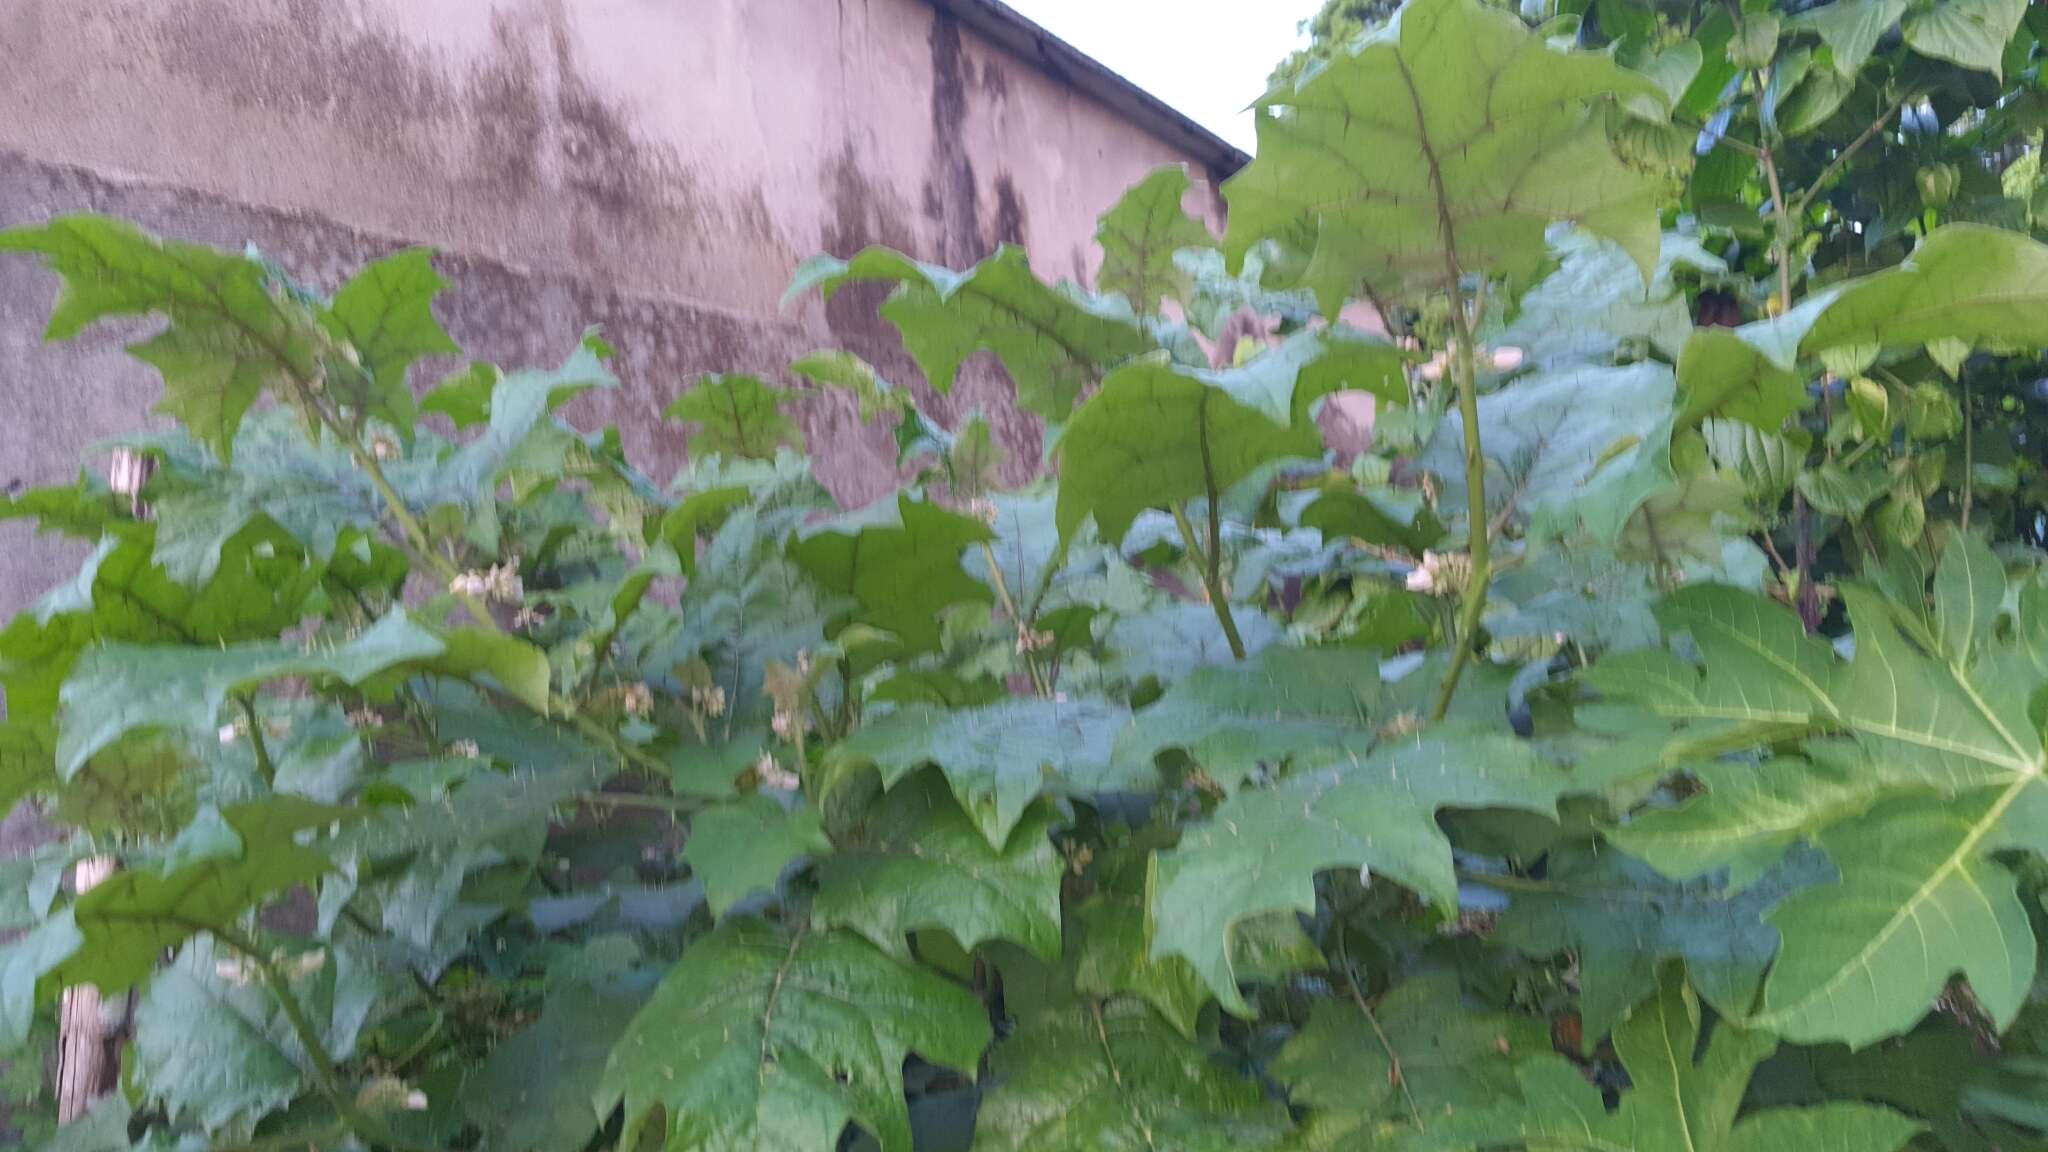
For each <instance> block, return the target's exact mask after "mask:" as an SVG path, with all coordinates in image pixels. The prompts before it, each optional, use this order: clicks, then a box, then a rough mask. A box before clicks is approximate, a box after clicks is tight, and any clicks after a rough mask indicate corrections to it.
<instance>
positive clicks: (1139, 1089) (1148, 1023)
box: [974, 1000, 1288, 1152]
mask: <svg viewBox="0 0 2048 1152" xmlns="http://www.w3.org/2000/svg"><path fill="white" fill-rule="evenodd" d="M989 1073H990V1078H991V1081H992V1084H991V1086H990V1088H989V1090H988V1094H987V1097H986V1098H985V1099H984V1100H983V1101H982V1105H981V1114H980V1117H979V1118H978V1122H977V1124H976V1126H975V1134H974V1148H975V1152H1112V1150H1115V1152H1122V1150H1125V1149H1128V1150H1131V1152H1138V1150H1140V1149H1155V1148H1156V1149H1166V1148H1172V1149H1177V1150H1179V1152H1241V1150H1246V1149H1258V1148H1270V1147H1273V1146H1274V1145H1276V1144H1278V1143H1279V1142H1280V1141H1281V1140H1282V1139H1283V1138H1284V1137H1285V1136H1286V1134H1287V1132H1288V1123H1287V1113H1286V1110H1285V1109H1283V1108H1282V1107H1281V1106H1280V1105H1279V1104H1278V1103H1276V1102H1274V1101H1271V1100H1268V1099H1266V1096H1265V1092H1264V1090H1263V1089H1261V1088H1260V1086H1259V1084H1258V1083H1257V1082H1256V1081H1252V1080H1247V1079H1245V1078H1243V1077H1241V1076H1238V1075H1237V1074H1235V1073H1234V1072H1231V1071H1229V1070H1227V1069H1225V1068H1224V1067H1223V1066H1221V1065H1220V1064H1218V1063H1216V1062H1215V1061H1214V1060H1212V1059H1210V1057H1209V1054H1208V1053H1207V1052H1205V1051H1203V1050H1202V1049H1201V1048H1199V1047H1197V1046H1195V1045H1194V1044H1192V1043H1190V1042H1189V1041H1188V1040H1186V1039H1184V1038H1183V1037H1182V1036H1181V1035H1180V1034H1179V1033H1177V1032H1174V1031H1173V1030H1172V1029H1170V1028H1168V1027H1167V1026H1166V1025H1165V1023H1164V1022H1163V1021H1161V1020H1160V1019H1159V1017H1158V1016H1156V1015H1154V1014H1153V1012H1152V1010H1151V1009H1150V1008H1148V1007H1146V1006H1145V1005H1143V1004H1141V1003H1139V1002H1137V1001H1135V1000H1112V1001H1110V1002H1108V1003H1107V1004H1100V1003H1096V1002H1093V1001H1090V1002H1087V1003H1085V1004H1078V1005H1076V1004H1067V1005H1059V1006H1053V1007H1047V1008H1044V1009H1041V1010H1039V1011H1037V1012H1034V1013H1032V1014H1031V1015H1029V1016H1027V1017H1025V1018H1024V1019H1022V1020H1019V1021H1018V1024H1017V1031H1016V1032H1015V1033H1014V1034H1013V1035H1011V1036H1009V1037H1008V1038H1007V1039H1005V1040H1004V1041H1003V1043H1002V1045H1001V1046H1000V1047H998V1048H997V1049H996V1051H995V1055H994V1056H993V1057H992V1058H991V1059H990V1063H989Z"/></svg>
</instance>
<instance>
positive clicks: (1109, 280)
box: [1095, 164, 1215, 315]
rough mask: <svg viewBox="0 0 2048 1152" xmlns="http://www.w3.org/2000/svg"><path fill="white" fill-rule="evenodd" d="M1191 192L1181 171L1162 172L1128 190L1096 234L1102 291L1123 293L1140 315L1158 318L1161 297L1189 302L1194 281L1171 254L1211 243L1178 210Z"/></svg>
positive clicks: (1184, 212) (1206, 232)
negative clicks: (1100, 259)
mask: <svg viewBox="0 0 2048 1152" xmlns="http://www.w3.org/2000/svg"><path fill="white" fill-rule="evenodd" d="M1190 187H1192V185H1191V184H1190V183H1189V181H1188V170H1187V168H1186V167H1185V166H1184V165H1179V164H1173V165H1168V166H1167V167H1164V168H1160V169H1158V170H1156V171H1154V172H1153V173H1152V174H1151V175H1150V176H1147V177H1145V178H1144V179H1143V180H1140V181H1139V182H1138V183H1136V184H1134V185H1132V186H1131V189H1130V191H1128V192H1125V193H1124V196H1123V199H1121V200H1119V201H1117V203H1116V207H1114V208H1111V209H1110V210H1109V211H1108V212H1106V213H1104V214H1103V216H1102V221H1101V223H1100V224H1099V225H1098V226H1097V228H1096V230H1095V240H1096V243H1098V244H1100V245H1101V246H1102V275H1101V284H1102V290H1103V291H1104V292H1120V293H1122V294H1123V296H1124V298H1125V299H1127V300H1129V301H1130V302H1131V307H1132V308H1134V309H1136V310H1137V311H1138V312H1139V313H1140V314H1145V315H1149V314H1151V313H1154V312H1157V311H1158V310H1159V301H1160V300H1161V299H1162V298H1164V297H1172V298H1173V299H1176V300H1180V301H1183V302H1185V301H1187V299H1188V297H1189V296H1190V295H1191V294H1192V289H1193V285H1194V280H1193V277H1191V276H1190V275H1188V273H1187V271H1186V270H1185V269H1184V268H1182V267H1181V266H1180V264H1179V263H1178V262H1177V261H1176V260H1175V259H1174V254H1175V253H1177V252H1179V251H1180V250H1182V249H1184V248H1207V247H1210V246H1212V245H1213V244H1214V243H1215V240H1214V238H1213V237H1211V236H1210V235H1209V230H1208V228H1206V227H1204V226H1203V225H1202V222H1201V221H1199V220H1196V219H1195V218H1194V217H1192V216H1190V215H1188V214H1187V210H1186V209H1184V208H1182V207H1181V201H1182V200H1184V199H1185V198H1186V197H1187V194H1188V189H1189V188H1190Z"/></svg>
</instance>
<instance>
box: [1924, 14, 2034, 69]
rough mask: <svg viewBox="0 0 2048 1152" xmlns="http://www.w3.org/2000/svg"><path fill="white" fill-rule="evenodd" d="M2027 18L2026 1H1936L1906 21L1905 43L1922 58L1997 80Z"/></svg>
mask: <svg viewBox="0 0 2048 1152" xmlns="http://www.w3.org/2000/svg"><path fill="white" fill-rule="evenodd" d="M2026 14H2027V4H2026V0H1935V2H1934V3H1932V4H1928V5H1926V6H1925V7H1922V8H1920V9H1919V10H1918V11H1915V12H1913V13H1912V14H1911V15H1909V16H1907V17H1906V25H1905V29H1906V43H1907V44H1909V45H1911V46H1912V48H1913V50H1914V51H1915V52H1918V53H1920V54H1921V55H1923V56H1932V57H1934V58H1936V59H1938V60H1948V61H1951V62H1953V63H1956V64H1960V65H1962V66H1963V67H1965V68H1972V69H1975V70H1976V71H1979V72H1989V73H1991V74H1992V75H1993V76H1998V75H2001V74H2002V71H2003V69H2002V64H2003V61H2004V59H2005V46H2006V44H2007V43H2008V42H2009V41H2011V40H2012V37H2013V33H2014V32H2016V31H2018V30H2019V26H2020V21H2021V20H2022V19H2024V18H2025V17H2026Z"/></svg>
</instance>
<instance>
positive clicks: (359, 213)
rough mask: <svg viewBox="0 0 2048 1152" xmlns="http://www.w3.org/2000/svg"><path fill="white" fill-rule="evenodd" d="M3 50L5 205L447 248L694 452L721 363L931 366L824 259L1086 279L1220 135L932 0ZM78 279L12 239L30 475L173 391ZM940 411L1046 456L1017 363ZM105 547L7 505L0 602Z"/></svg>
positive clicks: (314, 12)
mask: <svg viewBox="0 0 2048 1152" xmlns="http://www.w3.org/2000/svg"><path fill="white" fill-rule="evenodd" d="M0 59H4V61H5V64H4V67H0V225H5V224H16V223H22V222H27V221H32V220H37V219H41V218H44V217H47V216H50V215H56V214H60V213H65V212H72V211H80V210H95V211H111V212H117V213H121V214H124V215H128V216H131V217H134V218H136V219H138V220H140V221H141V222H142V223H143V224H145V225H146V226H149V227H152V228H156V229H158V230H161V231H163V232H165V233H168V234H172V235H177V236H181V237H184V238H188V239H194V240H200V241H206V242H211V243H217V244H223V245H229V246H235V247H239V246H240V245H242V244H243V243H245V242H252V241H253V242H254V243H256V244H257V245H258V246H260V247H262V248H263V249H265V250H266V252H268V253H269V254H271V255H272V256H273V257H274V258H276V259H279V260H280V261H281V262H282V263H284V264H285V265H286V266H287V267H288V268H290V269H291V270H292V271H293V272H294V273H295V274H296V275H298V276H300V277H302V278H306V279H309V280H311V281H313V282H315V283H319V284H322V285H323V286H332V285H334V284H336V283H338V282H339V280H340V279H341V278H342V277H344V276H345V275H346V274H347V273H348V272H349V271H351V270H352V269H353V268H355V267H357V266H359V265H360V264H361V263H362V262H364V261H366V260H368V259H371V258H374V257H375V256H377V255H380V254H382V253H383V252H386V251H389V250H390V249H392V248H395V247H399V246H402V245H406V244H413V243H426V244H432V245H435V246H438V247H439V248H441V249H442V250H443V252H444V258H443V266H444V270H445V271H446V272H447V273H448V274H449V275H450V277H451V279H453V280H454V281H455V288H454V295H453V296H452V297H451V298H450V299H449V300H448V302H447V306H446V307H445V309H444V318H445V319H446V321H447V322H448V324H449V326H450V327H451V329H452V330H453V331H454V332H455V334H456V336H457V338H458V339H460V340H461V341H463V342H464V344H465V345H466V346H467V347H468V348H470V349H471V350H472V351H473V352H475V353H476V354H478V355H481V356H485V357H488V358H492V359H496V360H498V361H500V362H501V363H506V364H513V365H524V364H530V363H543V362H552V361H553V360H554V359H555V358H557V357H559V356H560V355H561V354H562V353H563V352H564V351H565V350H566V349H567V348H568V347H569V346H570V344H571V343H572V342H573V339H574V337H575V334H576V333H578V332H579V331H581V329H582V328H583V326H584V325H585V324H589V323H602V324H604V325H605V326H606V328H607V331H608V334H609V335H610V336H611V337H612V339H613V340H614V341H615V342H616V343H617V344H619V345H620V347H621V348H622V349H623V351H624V352H625V353H626V364H625V367H624V371H623V372H622V375H623V376H624V378H625V382H626V387H625V388H624V389H623V390H622V391H621V392H619V393H617V394H615V395H612V396H608V397H604V398H601V399H599V400H596V401H593V402H591V403H590V405H589V406H588V407H587V408H585V409H583V410H581V411H578V412H575V413H573V415H574V416H575V417H577V419H578V420H579V422H580V423H584V424H585V425H586V426H590V425H594V424H596V423H600V422H607V421H615V422H618V423H620V424H622V425H624V426H625V427H626V429H627V432H628V441H629V447H630V448H632V449H633V450H634V451H635V452H636V453H637V454H638V455H639V456H640V458H641V459H642V460H643V462H644V463H646V464H648V465H649V466H651V467H653V468H654V470H655V471H656V472H657V476H658V478H663V479H665V476H664V475H661V474H662V473H663V472H664V471H665V467H664V466H667V465H674V464H677V463H679V462H680V461H681V459H682V457H683V445H682V435H681V432H680V431H679V430H677V429H674V428H667V429H664V428H660V427H658V426H657V424H656V422H655V419H654V417H655V415H656V414H657V413H658V412H659V411H660V410H661V409H662V408H663V407H665V406H666V405H667V403H668V401H669V400H670V399H671V398H672V397H673V396H674V395H675V394H676V393H677V392H679V391H681V390H682V389H684V388H685V387H687V386H688V384H689V383H690V382H691V381H692V380H694V378H695V376H696V374H697V373H700V372H703V371H709V370H721V371H732V370H737V371H754V372H761V373H764V374H768V375H771V376H776V375H779V374H780V373H781V372H782V370H783V368H784V367H785V366H786V365H787V363H788V362H789V361H790V360H791V359H793V358H794V357H796V356H799V355H802V354H803V353H805V352H807V351H810V350H812V349H813V348H817V347H821V346H835V345H836V346H846V347H851V348H854V349H855V350H857V351H860V352H862V353H863V354H866V355H868V356H870V357H871V358H873V359H876V360H877V361H878V363H880V364H881V365H882V367H883V368H884V370H885V372H886V373H888V374H890V375H891V376H892V378H895V379H899V380H906V381H908V380H914V379H915V372H914V369H913V368H912V367H911V366H910V365H909V364H908V363H907V361H905V360H904V358H903V357H902V356H901V355H900V352H899V351H898V346H897V344H896V341H895V339H894V335H893V333H892V332H891V331H890V330H889V329H888V328H887V326H886V325H884V324H882V323H880V322H879V321H877V320H876V319H875V318H874V316H873V312H872V306H873V303H874V300H873V298H872V296H867V297H865V298H863V297H861V295H860V294H858V293H848V294H846V295H844V296H842V297H841V298H840V300H839V301H838V302H835V303H834V305H833V306H831V307H830V308H828V307H826V306H825V305H824V304H822V303H821V302H819V301H817V300H815V299H811V300H805V301H802V302H800V303H798V304H796V305H793V306H792V307H791V309H789V310H788V311H784V310H783V309H782V308H781V307H780V305H779V301H780V297H781V295H782V291H783V288H784V287H785V285H786V284H787V283H788V278H789V273H790V271H791V269H792V268H793V267H794V266H795V265H796V263H797V262H799V261H800V260H802V259H804V258H805V257H807V256H809V255H811V254H813V253H816V252H819V251H829V252H833V253H835V254H840V255H845V254H849V253H851V252H852V251H853V250H855V249H858V248H860V247H862V246H864V245H867V244H871V243H885V244H890V245H894V246H897V247H901V248H904V249H907V250H909V251H910V252H912V253H913V254H915V255H918V256H920V257H922V258H925V259H930V260H935V261H940V262H945V263H951V264H955V265H964V264H967V263H971V262H972V261H974V260H976V259H979V258H980V257H982V256H985V255H986V254H988V252H990V251H991V250H992V249H993V248H994V246H995V245H996V244H998V243H1000V242H1004V241H1015V242H1021V243H1023V244H1025V245H1027V246H1028V247H1029V249H1030V251H1031V252H1032V254H1033V258H1034V261H1035V263H1036V266H1037V268H1038V270H1039V272H1040V273H1041V274H1042V275H1046V276H1048V277H1060V276H1066V277H1077V278H1080V279H1082V280H1084V281H1086V280H1087V279H1089V278H1090V277H1091V276H1092V274H1093V271H1094V268H1095V265H1096V262H1097V260H1098V254H1097V253H1096V251H1095V248H1094V244H1093V239H1092V237H1093V232H1094V227H1095V217H1096V216H1097V215H1098V214H1099V213H1100V212H1102V211H1103V210H1104V209H1106V208H1107V207H1108V206H1109V205H1110V204H1112V203H1113V202H1114V201H1115V199H1116V197H1117V196H1118V195H1119V194H1120V193H1121V191H1122V190H1123V189H1124V188H1125V187H1127V186H1128V185H1129V184H1131V183H1132V182H1134V181H1136V180H1137V179H1139V178H1140V177H1142V176H1143V175H1144V174H1145V173H1146V172H1148V171H1150V170H1151V169H1152V168H1154V167H1156V166H1158V165H1160V164H1164V163H1170V162H1176V161H1184V160H1188V159H1190V158H1189V157H1187V156H1184V155H1182V154H1180V153H1178V152H1176V151H1175V149H1174V148H1173V147H1172V146H1170V145H1169V144H1167V143H1166V142H1165V141H1163V140H1162V139H1160V138H1158V137H1156V136H1154V135H1152V134H1150V133H1148V131H1146V130H1145V129H1143V128H1141V127H1139V126H1137V125H1136V124H1134V123H1132V122H1131V121H1130V120H1128V119H1126V118H1124V117H1122V116H1120V115H1119V114H1117V113H1115V112H1112V111H1111V110H1109V109H1108V108H1106V107H1104V106H1102V105H1100V104H1098V103H1096V102H1094V101H1093V100H1091V99H1090V98H1088V97H1087V96H1085V95H1082V94H1080V93H1078V92H1076V91H1075V90H1074V89H1072V88H1071V87H1069V86H1068V85H1067V84H1065V83H1064V82H1062V81H1060V80H1057V79H1055V78H1053V77H1051V76H1049V75H1047V74H1046V73H1045V72H1043V71H1041V70H1040V69H1038V68H1037V67H1035V66H1033V65H1031V64H1029V63H1026V62H1024V61H1022V60H1020V59H1017V58H1015V57H1012V56H1010V55H1007V54H1006V53H1004V52H1003V51H1002V50H1000V49H997V48H994V47H992V46H991V45H989V44H987V43H985V42H984V41H982V40H981V39H980V38H979V37H978V36H977V35H976V34H975V33H974V32H972V31H971V30H969V29H966V28H964V27H962V26H960V25H959V24H958V23H957V22H956V21H955V20H954V19H953V18H952V17H949V16H944V15H941V14H939V13H937V12H935V10H934V9H933V8H932V7H930V6H928V5H927V4H926V3H924V2H923V0H0ZM1194 167H1195V172H1194V174H1195V176H1196V178H1197V179H1198V180H1200V179H1203V178H1204V177H1205V175H1206V174H1205V173H1203V172H1202V171H1201V170H1200V167H1199V165H1195V166H1194ZM1195 207H1197V208H1198V209H1199V210H1203V211H1206V212H1207V213H1208V214H1210V215H1211V216H1212V217H1215V216H1219V215H1220V207H1219V206H1218V205H1217V203H1216V202H1215V201H1214V200H1213V198H1210V199H1205V200H1204V202H1203V203H1202V204H1200V205H1195ZM53 290H54V283H53V282H52V281H51V280H50V278H49V277H47V276H46V275H44V274H43V273H41V272H40V271H37V270H34V269H33V268H32V267H30V266H28V264H27V262H26V261H21V260H8V261H4V262H0V413H5V415H4V416H0V486H5V485H8V484H11V483H23V484H39V483H50V482H58V481H62V480H65V479H67V478H68V477H70V476H71V475H73V474H75V469H76V467H77V462H78V457H79V454H80V453H81V452H82V451H83V450H84V449H85V447H86V446H87V445H88V444H90V443H91V442H93V441H95V440H97V439H100V438H103V437H107V436H111V435H118V434H120V433H122V432H127V431H132V430H134V429H135V428H137V427H139V426H141V425H142V424H143V423H144V422H145V420H146V411H147V408H148V407H149V405H150V404H151V403H153V402H154V400H155V397H156V395H157V387H158V386H157V383H156V381H155V380H154V378H153V377H152V376H151V375H150V374H149V373H148V372H147V371H146V370H144V369H142V368H141V367H139V366H137V365H134V364H131V363H129V362H128V361H127V360H126V359H125V357H123V356H122V355H121V353H120V344H121V341H120V340H119V339H117V338H116V337H117V336H119V335H120V334H119V333H115V334H110V335H105V336H103V337H100V338H96V339H93V340H90V341H88V342H86V343H84V344H82V345H79V346H59V347H46V346H43V345H41V344H40V343H39V342H38V339H37V337H38V335H39V332H40V328H41V319H42V316H43V310H44V309H46V308H47V306H48V303H49V299H50V293H51V292H52V291H53ZM940 408H941V414H942V415H951V414H959V413H964V412H965V411H966V410H967V409H969V408H980V409H982V410H984V411H985V412H986V413H987V414H988V415H989V416H990V418H991V421H992V423H994V425H995V426H996V428H997V431H998V434H999V435H1000V436H1001V437H1002V438H1003V439H1004V440H1005V441H1007V442H1008V443H1009V444H1010V445H1011V447H1012V448H1013V451H1012V453H1011V455H1012V458H1013V460H1014V461H1015V462H1016V466H1017V467H1019V468H1022V469H1026V470H1028V468H1029V467H1030V466H1031V464H1032V463H1033V462H1035V461H1036V460H1037V458H1038V442H1039V430H1038V429H1037V427H1036V426H1035V424H1034V422H1033V421H1031V420H1030V419H1028V418H1026V417H1023V416H1021V415H1019V414H1018V413H1017V412H1016V411H1015V408H1014V405H1012V404H1011V403H1010V401H1009V398H1008V394H1007V385H1006V384H1005V383H1004V382H1003V381H1002V380H1001V379H1000V378H999V376H998V375H997V374H996V373H994V372H990V371H982V372H979V373H973V374H970V375H969V377H968V378H966V379H963V381H962V384H961V386H960V387H959V388H958V389H956V391H955V393H954V394H953V395H952V396H951V397H949V398H947V399H946V400H945V401H943V402H942V403H941V404H940ZM804 423H805V424H806V430H807V431H808V432H809V433H810V435H811V438H812V440H813V442H814V443H816V444H820V445H824V446H825V447H824V449H823V451H822V453H821V455H822V456H823V457H824V464H823V471H824V472H825V473H826V475H827V478H828V481H829V482H830V483H831V484H832V485H833V487H834V489H835V490H836V491H837V492H838V493H839V494H840V495H841V497H842V499H845V500H847V501H849V502H860V501H863V500H865V499H868V498H872V497H873V496H875V495H878V494H879V493H881V492H882V491H884V490H885V489H887V488H888V487H890V486H891V485H892V484H893V482H894V477H893V475H892V474H891V472H890V470H889V466H888V463H887V462H888V460H889V458H890V455H891V452H892V447H893V446H892V445H891V443H890V441H889V438H888V436H887V435H886V434H883V433H881V432H880V431H879V430H874V429H863V428H861V427H860V426H859V425H858V421H857V419H856V418H855V416H854V414H853V412H852V411H851V409H850V407H847V406H840V405H837V404H829V403H819V404H816V405H814V406H813V407H812V408H811V410H809V411H807V412H806V413H805V415H804ZM74 558H75V557H74V556H73V555H72V553H71V552H70V551H69V550H68V549H67V548H65V547H63V546H61V545H57V544H54V543H51V542H48V541H32V540H30V539H29V537H28V535H27V532H26V529H25V528H23V527H22V526H20V525H0V615H5V614H6V613H8V612H10V611H12V610H14V609H17V608H19V607H20V606H22V605H24V604H26V603H28V602H29V601H30V600H32V599H33V597H34V595H35V594H37V593H38V592H39V591H40V589H41V588H42V587H44V586H46V585H47V584H49V583H51V582H52V581H53V580H54V578H55V577H56V576H57V575H58V574H59V572H60V571H62V570H65V569H66V568H68V565H69V564H70V563H71V562H72V561H73V560H74Z"/></svg>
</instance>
